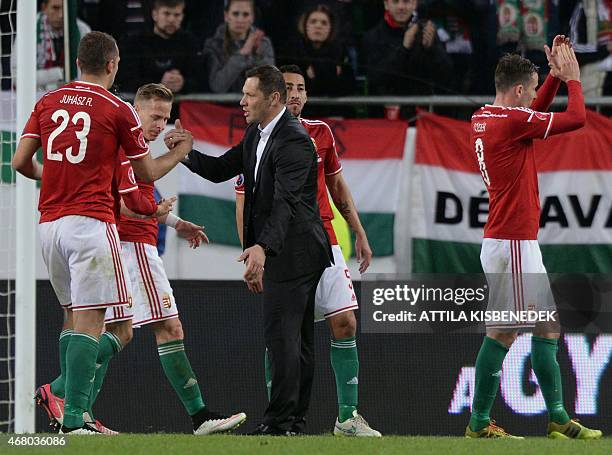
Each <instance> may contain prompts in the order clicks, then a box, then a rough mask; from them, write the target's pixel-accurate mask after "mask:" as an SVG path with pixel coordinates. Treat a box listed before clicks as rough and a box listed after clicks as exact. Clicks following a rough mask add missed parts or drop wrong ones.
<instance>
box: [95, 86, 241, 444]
mask: <svg viewBox="0 0 612 455" xmlns="http://www.w3.org/2000/svg"><path fill="white" fill-rule="evenodd" d="M172 102H173V95H172V92H171V91H170V90H169V89H168V88H166V87H165V86H164V85H162V84H146V85H143V86H142V87H140V88H139V89H138V91H137V92H136V97H135V99H134V107H135V108H136V112H137V113H138V115H139V117H140V119H141V121H142V125H143V131H144V136H145V139H146V141H147V142H150V141H154V140H155V139H157V137H158V136H159V134H160V133H161V132H162V131H163V130H164V128H165V127H166V124H167V122H168V119H169V118H170V111H171V109H172ZM179 125H180V124H179ZM123 171H124V172H123V175H122V178H121V179H120V181H122V182H126V181H128V180H129V169H126V168H124V169H123ZM136 181H137V186H138V188H139V189H140V191H141V192H143V193H144V194H145V196H146V197H147V198H148V199H149V200H150V201H154V196H153V184H152V183H146V182H143V181H142V180H140V179H136ZM130 215H131V214H130V213H129V211H126V210H125V208H124V209H123V210H122V215H121V218H120V221H119V224H118V230H119V238H120V239H121V247H122V250H123V255H124V256H123V257H124V260H125V263H126V266H127V270H128V273H129V276H130V280H131V283H132V292H133V293H132V306H131V307H130V308H122V309H121V311H119V312H118V311H117V310H115V309H113V308H109V309H108V310H107V312H106V322H107V324H108V325H107V327H108V326H109V325H110V326H115V325H123V326H126V327H131V324H123V323H122V322H121V321H126V320H127V321H130V320H131V321H132V322H133V326H134V327H144V326H149V327H151V329H152V330H153V332H154V333H155V339H156V341H157V349H158V352H159V359H160V362H161V364H162V367H163V369H164V372H165V373H166V377H167V378H168V381H169V382H170V383H171V385H172V387H173V388H174V390H175V392H176V393H177V395H178V397H179V398H180V400H181V402H182V403H183V406H184V407H185V410H186V411H187V413H188V414H189V415H190V416H191V419H192V423H193V431H194V434H196V435H206V434H211V433H218V432H222V431H227V430H231V429H233V428H236V427H237V426H238V425H240V424H241V423H242V422H243V421H244V420H245V419H246V415H245V414H244V413H237V414H234V415H232V416H223V415H221V414H218V413H216V412H214V411H211V410H210V409H208V408H207V407H206V406H205V405H204V401H203V399H202V395H201V392H200V387H199V385H198V381H197V379H196V377H195V374H194V372H193V370H192V368H191V364H190V362H189V359H188V358H187V354H186V352H185V347H184V345H183V338H184V335H183V327H182V324H181V321H180V319H179V314H178V308H177V305H176V302H175V300H174V294H173V291H172V287H171V286H170V282H169V281H168V277H167V276H166V271H165V270H164V265H163V262H162V260H161V258H160V257H159V255H158V253H157V233H158V227H157V223H158V220H156V219H153V218H149V219H142V218H140V219H138V218H135V217H133V216H130ZM160 221H161V222H164V223H165V224H167V225H169V226H171V227H174V228H175V229H176V230H177V232H178V233H179V235H181V236H182V237H184V238H186V239H187V240H188V241H189V242H190V244H191V245H192V246H193V247H197V246H199V245H200V243H201V242H206V243H208V238H207V237H206V235H205V234H204V232H203V229H202V227H200V226H196V225H195V224H193V223H190V222H188V221H185V220H182V219H180V218H178V217H177V216H176V215H174V214H172V213H169V214H168V215H166V216H165V217H163V218H162V219H160ZM132 318H133V319H132ZM104 360H105V363H106V364H108V361H110V356H108V358H107V359H104ZM102 380H103V377H96V380H95V383H94V388H95V389H96V390H95V392H96V393H97V391H99V388H100V387H101V384H102ZM92 404H93V403H92Z"/></svg>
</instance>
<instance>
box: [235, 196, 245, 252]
mask: <svg viewBox="0 0 612 455" xmlns="http://www.w3.org/2000/svg"><path fill="white" fill-rule="evenodd" d="M243 220H244V194H236V231H237V232H238V238H239V239H240V245H241V246H244V239H243V237H242V236H243V233H242V228H243V226H244V224H243Z"/></svg>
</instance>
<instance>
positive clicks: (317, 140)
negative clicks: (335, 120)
mask: <svg viewBox="0 0 612 455" xmlns="http://www.w3.org/2000/svg"><path fill="white" fill-rule="evenodd" d="M300 122H302V125H304V128H306V131H308V134H309V135H310V138H311V139H312V143H313V144H314V146H315V150H316V151H317V156H318V158H317V201H318V202H319V212H321V219H322V220H323V227H324V228H325V229H326V230H327V234H328V235H329V239H330V241H331V243H332V245H336V244H337V243H338V240H337V239H336V233H335V232H334V228H333V226H332V223H331V221H332V220H333V219H334V212H333V211H332V208H331V205H330V204H329V196H328V195H327V184H326V183H325V177H327V176H329V175H335V174H337V173H338V172H340V171H342V165H341V164H340V160H339V159H338V152H337V151H336V141H335V140H334V135H333V134H332V131H331V128H330V127H329V125H328V124H327V123H325V122H322V121H320V120H307V119H304V118H300ZM234 190H235V191H236V193H238V194H244V178H243V176H242V175H239V176H238V177H237V178H236V181H235V182H234Z"/></svg>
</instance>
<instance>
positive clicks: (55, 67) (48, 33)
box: [11, 0, 91, 92]
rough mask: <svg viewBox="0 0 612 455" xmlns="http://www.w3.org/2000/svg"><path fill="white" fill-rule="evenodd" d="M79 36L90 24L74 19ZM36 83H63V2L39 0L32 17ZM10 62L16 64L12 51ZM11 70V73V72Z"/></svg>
mask: <svg viewBox="0 0 612 455" xmlns="http://www.w3.org/2000/svg"><path fill="white" fill-rule="evenodd" d="M76 22H77V29H78V32H79V35H80V36H79V39H80V37H81V36H85V35H86V34H87V33H89V32H91V28H89V25H87V24H86V23H85V22H83V21H82V20H80V19H78V18H77V20H76ZM36 30H37V37H36V68H37V71H36V85H37V88H38V90H41V91H45V92H47V91H50V90H53V89H56V88H57V87H59V86H60V85H63V84H64V2H63V1H62V0H43V2H42V3H41V9H40V12H39V13H38V16H37V18H36ZM11 57H12V66H13V68H15V67H16V65H17V59H16V57H17V55H16V53H13V55H12V56H11ZM13 74H14V73H13Z"/></svg>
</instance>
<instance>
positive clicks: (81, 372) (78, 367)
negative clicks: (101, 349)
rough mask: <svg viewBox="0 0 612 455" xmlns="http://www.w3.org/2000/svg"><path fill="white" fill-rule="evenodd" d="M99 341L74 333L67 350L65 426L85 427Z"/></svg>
mask: <svg viewBox="0 0 612 455" xmlns="http://www.w3.org/2000/svg"><path fill="white" fill-rule="evenodd" d="M97 357H98V340H96V339H95V338H94V337H92V336H91V335H87V334H86V333H76V332H75V333H73V334H72V336H71V337H70V344H69V345H68V349H67V350H66V404H65V406H64V425H65V426H66V427H69V428H78V427H82V426H83V413H84V412H86V411H87V407H88V405H89V395H90V393H91V386H92V382H93V378H94V374H95V372H96V358H97Z"/></svg>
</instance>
